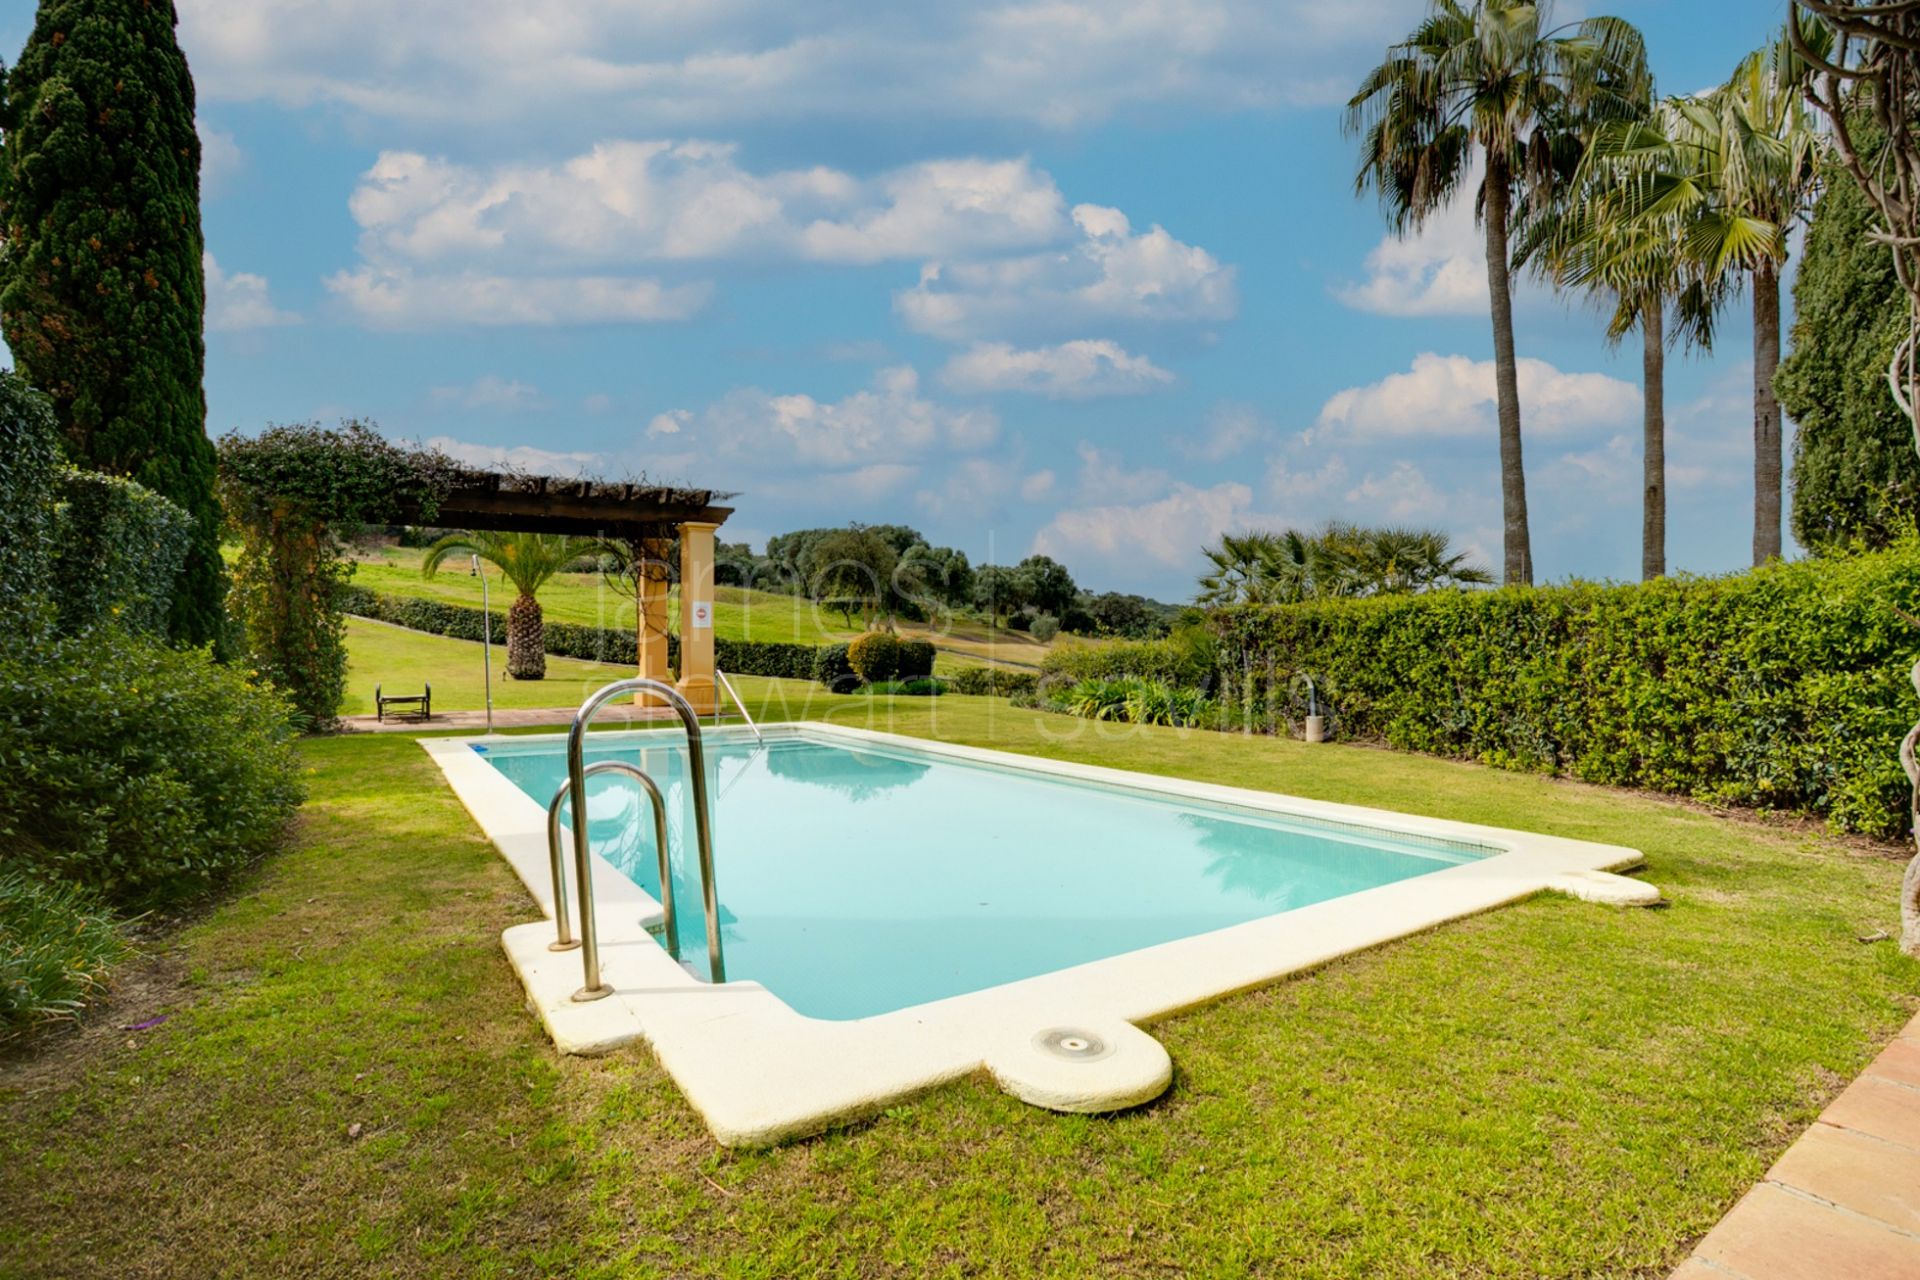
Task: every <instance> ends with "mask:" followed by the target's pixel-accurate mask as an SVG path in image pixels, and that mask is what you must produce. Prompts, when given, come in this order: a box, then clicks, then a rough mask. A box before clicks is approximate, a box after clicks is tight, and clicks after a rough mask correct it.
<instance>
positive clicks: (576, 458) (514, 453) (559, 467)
mask: <svg viewBox="0 0 1920 1280" xmlns="http://www.w3.org/2000/svg"><path fill="white" fill-rule="evenodd" d="M427 447H428V448H431V449H438V450H440V452H442V453H444V454H446V455H447V456H448V457H450V458H452V459H453V460H454V461H455V462H464V463H465V464H467V465H468V466H470V467H508V468H511V469H513V470H516V471H526V472H530V473H532V474H534V475H561V476H566V475H580V474H583V473H595V472H600V471H603V470H605V468H606V465H607V459H606V457H605V456H604V455H602V454H598V453H556V452H554V451H553V450H551V449H536V448H534V447H532V446H531V445H512V446H507V445H497V444H476V443H474V442H473V441H471V440H459V439H456V438H455V437H453V436H432V437H430V438H429V439H428V440H427Z"/></svg>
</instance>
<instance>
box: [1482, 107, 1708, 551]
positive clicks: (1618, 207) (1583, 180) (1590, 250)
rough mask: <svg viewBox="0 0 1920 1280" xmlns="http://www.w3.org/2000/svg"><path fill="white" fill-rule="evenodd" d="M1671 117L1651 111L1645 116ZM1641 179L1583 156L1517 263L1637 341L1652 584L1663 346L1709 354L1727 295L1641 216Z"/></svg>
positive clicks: (1660, 544) (1662, 512) (1660, 225)
mask: <svg viewBox="0 0 1920 1280" xmlns="http://www.w3.org/2000/svg"><path fill="white" fill-rule="evenodd" d="M1666 110H1667V108H1666V107H1665V105H1664V104H1660V105H1656V104H1653V103H1652V102H1649V103H1648V104H1647V109H1646V114H1647V116H1649V117H1651V116H1653V115H1655V114H1656V113H1659V112H1663V111H1666ZM1639 179H1640V175H1639V174H1638V173H1636V172H1634V171H1633V169H1632V168H1631V166H1628V165H1624V164H1621V163H1619V162H1618V161H1615V160H1613V159H1612V158H1611V157H1603V156H1601V155H1600V154H1599V153H1598V152H1597V151H1595V150H1594V149H1592V148H1586V149H1584V150H1583V154H1582V156H1581V162H1580V166H1579V168H1578V169H1577V170H1576V172H1575V175H1574V179H1573V181H1572V182H1571V183H1570V184H1569V185H1568V187H1567V188H1566V189H1565V190H1564V191H1563V192H1562V193H1561V194H1560V197H1559V198H1558V199H1557V200H1556V201H1555V202H1554V204H1553V206H1552V207H1551V208H1550V209H1548V210H1547V211H1545V212H1544V214H1543V215H1542V216H1540V217H1537V218H1534V219H1532V220H1530V221H1529V223H1528V225H1527V227H1526V229H1525V231H1524V232H1523V234H1522V236H1521V240H1520V245H1519V247H1518V249H1517V250H1516V252H1515V255H1514V258H1515V264H1516V265H1524V266H1530V267H1531V268H1532V269H1533V270H1534V271H1536V272H1537V273H1538V274H1540V275H1541V276H1543V277H1545V278H1547V279H1549V280H1551V281H1553V282H1554V283H1555V284H1557V285H1560V286H1563V287H1571V288H1577V289H1584V290H1586V291H1587V292H1588V293H1589V294H1590V295H1591V296H1592V297H1593V298H1594V299H1595V300H1596V301H1598V302H1599V304H1600V306H1601V309H1602V310H1603V311H1604V312H1605V313H1606V315H1607V329H1606V337H1607V345H1609V346H1617V345H1619V343H1620V342H1621V341H1622V340H1624V339H1625V338H1626V336H1627V335H1628V334H1629V333H1632V332H1634V331H1635V330H1638V331H1639V333H1640V341H1641V352H1640V372H1641V402H1642V413H1641V513H1640V576H1641V578H1642V579H1645V580H1652V579H1654V578H1658V577H1660V576H1661V575H1663V574H1665V573H1666V571H1667V416H1666V349H1667V344H1668V341H1669V338H1670V337H1671V339H1672V340H1676V341H1678V340H1684V341H1685V342H1686V344H1687V345H1688V346H1689V347H1691V348H1697V349H1699V350H1710V349H1711V348H1712V346H1713V321H1714V318H1715V315H1716V313H1717V311H1718V309H1719V307H1720V304H1721V302H1722V301H1723V297H1724V290H1723V289H1722V288H1719V287H1716V286H1715V284H1714V282H1712V281H1709V280H1705V279H1702V278H1700V277H1698V276H1692V275H1690V274H1689V273H1688V272H1687V271H1686V270H1685V269H1684V262H1683V259H1682V253H1681V236H1682V233H1683V228H1682V226H1681V224H1680V222H1679V221H1678V220H1677V219H1675V218H1673V217H1671V216H1667V217H1661V218H1647V217H1639V216H1636V197H1637V195H1638V190H1639V188H1638V185H1637V184H1638V182H1639ZM1669 311H1671V312H1672V313H1673V319H1674V322H1675V323H1674V326H1673V330H1672V332H1671V334H1669V330H1668V325H1667V318H1668V313H1669Z"/></svg>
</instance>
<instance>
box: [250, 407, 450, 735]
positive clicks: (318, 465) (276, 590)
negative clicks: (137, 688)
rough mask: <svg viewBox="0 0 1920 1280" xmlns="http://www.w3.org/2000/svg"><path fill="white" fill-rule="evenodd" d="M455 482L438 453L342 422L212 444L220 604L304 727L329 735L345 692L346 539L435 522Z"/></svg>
mask: <svg viewBox="0 0 1920 1280" xmlns="http://www.w3.org/2000/svg"><path fill="white" fill-rule="evenodd" d="M458 474H459V471H458V467H457V465H456V464H455V463H454V462H453V460H452V459H450V458H448V457H447V456H446V455H445V454H443V453H440V452H439V451H437V450H429V449H418V448H407V447H404V446H401V445H396V444H394V443H392V442H391V441H389V440H387V439H386V438H385V437H383V436H381V435H380V434H379V433H378V432H377V431H374V430H373V429H372V428H371V427H368V426H366V425H365V424H362V423H358V422H348V423H344V424H342V425H341V426H340V427H339V428H337V429H336V428H324V427H321V426H319V425H317V424H305V425H294V426H276V427H269V428H268V429H267V430H265V431H263V432H261V433H260V434H259V435H257V436H251V437H245V436H240V435H238V434H229V435H227V436H226V437H224V438H223V439H222V440H221V441H220V499H221V503H222V505H223V507H224V508H225V511H226V518H227V522H228V524H229V526H230V527H231V528H232V529H233V530H234V531H236V532H237V533H238V534H239V536H240V559H239V562H238V563H237V564H236V565H235V566H234V573H233V586H232V590H231V593H230V595H229V597H228V606H229V611H230V612H231V614H232V615H233V616H234V617H235V618H236V619H237V620H238V621H239V622H240V624H241V626H242V627H243V628H244V633H245V636H244V645H245V652H246V654H247V659H248V661H249V662H250V663H251V664H252V666H253V668H254V669H255V670H256V671H257V672H258V673H259V674H260V676H261V677H262V678H264V679H266V680H269V681H271V682H272V683H273V684H274V685H275V686H277V687H278V688H280V689H282V690H284V691H285V692H286V694H287V695H288V697H289V698H290V699H291V700H292V702H293V705H294V709H295V710H296V711H297V712H299V714H300V715H301V716H303V717H304V718H305V719H306V720H307V721H308V723H309V725H310V727H312V728H315V729H322V728H327V727H330V726H331V725H332V724H333V723H334V721H335V718H336V716H337V714H338V712H339V709H340V699H341V697H342V695H343V694H344V693H345V690H346V675H347V651H346V615H345V614H344V613H343V612H342V610H341V608H340V593H341V588H342V587H343V586H344V585H345V584H346V581H347V578H348V576H349V575H350V574H351V573H352V571H353V567H352V564H351V562H350V561H349V560H348V558H347V555H346V547H345V544H344V541H343V538H344V537H345V536H347V535H350V534H351V533H352V532H353V531H354V530H355V529H357V528H358V527H359V526H361V525H365V524H385V523H388V522H391V521H395V520H398V519H401V518H402V517H403V516H404V517H408V518H424V519H429V520H430V519H431V518H432V516H433V513H434V512H435V510H436V509H437V508H438V505H439V503H440V501H441V499H442V498H443V497H444V496H445V495H446V493H447V491H448V489H449V487H450V486H451V484H452V483H453V481H454V479H455V477H456V476H457V475H458Z"/></svg>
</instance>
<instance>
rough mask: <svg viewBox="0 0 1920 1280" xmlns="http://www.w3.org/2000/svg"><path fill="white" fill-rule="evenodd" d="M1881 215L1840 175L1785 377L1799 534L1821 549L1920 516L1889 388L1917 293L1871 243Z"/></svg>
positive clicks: (1801, 300) (1880, 538) (1908, 428)
mask: <svg viewBox="0 0 1920 1280" xmlns="http://www.w3.org/2000/svg"><path fill="white" fill-rule="evenodd" d="M1874 220H1875V219H1874V214H1873V211H1872V209H1871V208H1870V207H1869V205H1868V203H1867V198H1866V197H1865V196H1864V195H1862V194H1861V192H1860V188H1859V187H1858V186H1857V185H1855V183H1854V181H1853V179H1852V178H1851V177H1849V176H1848V175H1847V173H1846V172H1845V171H1844V170H1840V169H1834V170H1833V171H1831V172H1830V173H1829V174H1828V175H1827V184H1826V190H1825V191H1824V192H1823V193H1822V194H1821V196H1820V199H1819V201H1818V202H1817V203H1816V204H1815V205H1814V209H1813V225H1812V226H1811V227H1810V228H1809V229H1808V231H1807V249H1806V253H1805V254H1804V255H1803V256H1802V257H1801V259H1800V275H1799V278H1798V279H1797V280H1796V281H1795V282H1794V286H1793V310H1794V321H1793V332H1792V335H1791V347H1792V349H1791V351H1790V352H1789V353H1788V355H1787V358H1786V359H1785V360H1784V361H1782V362H1781V365H1780V371H1779V373H1778V374H1776V375H1775V377H1774V387H1775V390H1777V391H1778V393H1779V396H1780V405H1781V407H1782V408H1783V409H1785V410H1786V412H1787V414H1788V416H1790V417H1791V418H1793V420H1794V422H1795V423H1796V424H1797V426H1798V428H1799V432H1798V435H1797V436H1796V437H1795V439H1794V444H1793V536H1794V537H1796V538H1798V539H1799V540H1800V544H1801V545H1802V546H1804V547H1807V548H1808V549H1809V550H1813V551H1820V550H1824V549H1829V548H1840V547H1844V546H1849V545H1854V544H1864V545H1867V546H1884V545H1885V544H1886V543H1888V542H1890V541H1892V540H1893V539H1895V538H1897V537H1899V536H1901V535H1902V534H1903V533H1905V532H1910V531H1911V530H1912V529H1913V528H1914V525H1915V520H1916V517H1920V458H1917V457H1916V456H1915V454H1914V448H1913V427H1912V424H1910V423H1909V422H1908V421H1907V419H1906V417H1905V416H1904V415H1903V414H1902V413H1901V412H1900V409H1899V407H1898V406H1897V405H1895V404H1894V401H1893V393H1892V392H1891V391H1890V390H1889V389H1888V387H1887V361H1888V360H1889V359H1890V358H1891V357H1892V355H1893V349H1894V347H1895V346H1896V345H1897V344H1898V343H1899V341H1900V339H1901V338H1903V337H1905V336H1906V333H1907V295H1906V293H1905V291H1904V290H1903V289H1902V288H1901V287H1900V282H1899V281H1898V280H1897V279H1895V278H1894V274H1893V255H1892V254H1890V253H1888V252H1887V248H1886V246H1885V245H1882V244H1876V243H1874V242H1873V241H1871V240H1869V239H1867V232H1868V230H1869V229H1870V228H1871V227H1872V226H1873V223H1874Z"/></svg>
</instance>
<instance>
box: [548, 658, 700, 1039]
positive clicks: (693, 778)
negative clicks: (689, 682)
mask: <svg viewBox="0 0 1920 1280" xmlns="http://www.w3.org/2000/svg"><path fill="white" fill-rule="evenodd" d="M633 693H647V694H653V695H655V696H657V697H659V698H660V699H661V700H663V701H664V702H666V704H667V705H668V706H670V707H672V708H673V710H674V712H675V713H676V714H677V715H678V716H679V717H680V723H681V724H683V725H685V726H686V730H687V779H688V786H689V788H690V789H691V794H692V798H693V831H694V840H695V843H696V845H697V848H698V853H699V859H700V899H701V906H702V907H703V908H704V909H705V914H706V918H707V968H708V970H709V972H710V974H711V976H712V979H713V981H715V982H725V981H726V980H727V969H726V961H725V958H724V957H723V956H722V954H721V949H720V891H719V887H718V886H717V885H716V884H715V882H714V876H713V822H712V815H711V812H710V811H709V809H708V807H707V756H706V749H705V748H704V747H703V746H702V744H701V741H700V717H699V716H697V715H695V714H694V710H693V707H692V706H691V705H690V704H689V703H688V702H687V700H686V699H685V698H684V697H682V696H681V695H680V691H679V690H678V689H676V688H674V687H673V686H672V685H670V684H666V683H664V682H662V681H659V680H648V679H646V678H644V677H633V678H630V679H626V680H616V681H614V682H613V683H612V684H610V685H606V686H604V687H603V688H600V689H597V690H595V691H594V692H593V693H592V694H590V695H588V697H587V700H586V701H585V702H582V703H581V704H580V710H579V711H578V712H576V713H575V714H574V717H573V725H572V727H571V728H569V729H568V730H567V781H566V782H565V783H564V784H563V788H564V793H565V794H567V795H569V796H571V797H572V805H571V814H572V824H573V874H574V884H575V892H576V894H577V895H578V896H579V899H580V962H581V965H582V966H583V967H584V969H585V972H586V985H585V986H583V987H581V988H580V990H578V991H576V992H574V993H573V998H574V999H575V1000H583V1001H584V1000H598V999H600V998H601V997H602V996H607V995H611V994H613V988H612V987H611V986H609V985H607V984H606V983H605V982H603V981H601V979H600V944H599V936H598V931H597V930H596V929H595V927H594V915H593V854H592V849H591V846H590V841H589V839H588V835H587V775H588V772H589V769H588V765H587V758H586V757H587V727H588V726H589V725H590V724H592V722H593V717H594V714H595V713H596V712H598V711H599V710H600V708H601V707H603V706H605V705H606V704H607V703H609V702H611V701H613V700H614V699H615V698H619V697H623V696H625V695H627V694H633ZM601 767H602V766H601V765H600V764H596V765H594V766H593V769H594V770H596V771H597V770H599V769H600V768H601ZM627 770H631V773H630V774H629V776H633V775H635V774H637V775H638V776H639V777H640V778H642V779H646V783H645V784H644V785H646V786H647V787H648V790H649V792H650V794H651V795H652V796H653V798H654V800H655V802H656V804H657V805H658V807H657V808H656V809H655V810H654V813H655V815H656V827H655V830H656V833H657V834H658V836H659V839H660V858H661V864H662V871H661V894H662V898H661V903H660V905H661V907H662V908H663V909H664V910H667V911H668V912H671V910H672V908H671V907H670V906H669V900H670V897H671V895H672V893H673V890H672V888H671V887H670V881H671V870H672V869H671V867H668V866H667V865H666V863H667V855H666V850H667V842H666V836H665V813H666V806H665V803H664V802H662V801H660V799H659V792H658V789H657V788H654V787H652V786H651V783H652V779H649V778H647V777H646V774H645V772H644V771H643V770H641V769H639V768H637V767H635V766H631V765H629V766H627ZM627 770H621V772H627ZM555 799H556V802H557V801H558V797H557V796H556V797H555ZM558 821H559V810H558V808H557V807H554V808H551V809H549V821H548V826H547V834H548V838H549V841H550V842H551V844H552V847H553V848H556V849H557V848H558V842H557V839H556V837H557V834H558V833H557V831H556V829H555V828H556V827H557V826H558ZM554 870H555V873H556V882H555V888H554V898H555V903H554V914H555V916H556V917H560V918H562V919H564V917H565V914H566V909H565V903H564V901H562V899H561V894H560V886H559V884H558V873H559V871H560V864H559V860H558V859H557V858H556V859H555V860H554ZM563 927H564V926H563ZM667 931H668V932H667V936H668V937H669V938H672V937H673V936H674V935H673V921H672V919H671V916H669V920H668V925H667Z"/></svg>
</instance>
